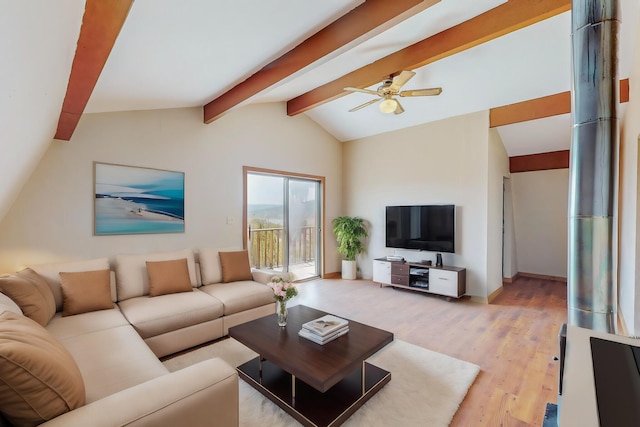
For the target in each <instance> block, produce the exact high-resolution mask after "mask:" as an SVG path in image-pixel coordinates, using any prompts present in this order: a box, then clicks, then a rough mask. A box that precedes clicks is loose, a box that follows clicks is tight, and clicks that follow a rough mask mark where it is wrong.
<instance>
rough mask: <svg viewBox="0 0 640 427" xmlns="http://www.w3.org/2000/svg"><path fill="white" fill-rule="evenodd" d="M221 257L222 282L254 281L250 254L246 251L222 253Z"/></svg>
mask: <svg viewBox="0 0 640 427" xmlns="http://www.w3.org/2000/svg"><path fill="white" fill-rule="evenodd" d="M219 255H220V267H221V268H222V281H223V282H224V283H229V282H237V281H239V280H253V276H252V275H251V266H250V265H249V253H248V252H247V251H246V250H244V251H234V252H220V253H219Z"/></svg>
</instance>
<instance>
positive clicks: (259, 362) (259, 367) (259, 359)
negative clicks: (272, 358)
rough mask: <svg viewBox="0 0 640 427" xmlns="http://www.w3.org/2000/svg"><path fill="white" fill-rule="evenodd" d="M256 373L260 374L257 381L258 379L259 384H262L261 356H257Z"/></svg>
mask: <svg viewBox="0 0 640 427" xmlns="http://www.w3.org/2000/svg"><path fill="white" fill-rule="evenodd" d="M258 371H259V372H260V374H259V377H258V378H259V379H260V384H262V356H260V355H258Z"/></svg>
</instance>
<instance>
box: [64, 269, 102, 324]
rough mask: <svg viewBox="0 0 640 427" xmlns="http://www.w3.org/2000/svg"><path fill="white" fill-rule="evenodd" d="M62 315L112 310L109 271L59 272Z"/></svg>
mask: <svg viewBox="0 0 640 427" xmlns="http://www.w3.org/2000/svg"><path fill="white" fill-rule="evenodd" d="M60 284H61V287H62V315H63V316H71V315H73V314H82V313H87V312H89V311H98V310H106V309H110V308H113V301H111V277H110V273H109V270H94V271H79V272H60Z"/></svg>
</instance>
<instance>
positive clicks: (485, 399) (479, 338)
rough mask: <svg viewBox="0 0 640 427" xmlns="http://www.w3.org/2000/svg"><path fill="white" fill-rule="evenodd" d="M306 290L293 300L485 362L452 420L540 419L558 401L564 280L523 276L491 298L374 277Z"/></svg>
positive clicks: (505, 422)
mask: <svg viewBox="0 0 640 427" xmlns="http://www.w3.org/2000/svg"><path fill="white" fill-rule="evenodd" d="M299 290H300V293H299V295H298V296H297V297H296V298H295V300H294V302H293V303H295V302H297V303H300V304H305V305H308V306H311V307H314V308H317V309H320V310H323V311H327V312H331V313H334V314H336V315H339V316H344V317H349V318H351V319H353V320H357V321H359V322H362V323H366V324H369V325H372V326H376V327H379V328H383V329H387V330H389V331H392V332H393V333H394V334H395V337H396V338H398V339H401V340H404V341H407V342H410V343H413V344H417V345H420V346H422V347H425V348H428V349H430V350H434V351H437V352H439V353H443V354H447V355H449V356H452V357H455V358H458V359H462V360H466V361H469V362H472V363H475V364H477V365H478V366H480V368H481V372H480V374H479V375H478V377H477V378H476V381H475V383H474V384H473V386H472V387H471V389H470V390H469V393H468V394H467V396H466V398H465V400H464V401H463V403H462V405H461V406H460V409H459V410H458V412H457V413H456V416H455V417H454V419H453V422H452V424H451V425H452V426H465V427H466V426H492V427H494V426H508V427H511V426H513V427H520V426H541V425H542V420H543V418H544V412H545V406H546V403H547V402H552V403H556V402H557V395H558V365H559V362H557V361H554V360H553V357H554V356H557V355H558V331H559V329H560V326H561V324H562V323H564V322H566V320H567V300H566V284H565V283H562V282H555V281H549V280H541V279H532V278H519V279H517V280H516V281H514V282H513V283H511V284H505V285H504V292H502V293H501V294H500V295H499V296H498V297H497V298H496V299H495V300H494V301H493V302H492V303H491V304H480V303H475V302H472V301H470V300H469V299H468V298H466V299H462V300H458V301H455V300H454V301H451V302H447V301H446V299H444V298H442V297H438V296H434V295H426V294H422V293H417V292H412V291H405V290H396V289H392V288H390V287H385V288H380V287H379V286H378V285H377V284H374V283H373V282H371V281H367V280H355V281H346V280H345V281H343V280H314V281H309V282H305V283H301V284H299ZM407 398H410V396H408V397H407ZM416 404H419V402H416Z"/></svg>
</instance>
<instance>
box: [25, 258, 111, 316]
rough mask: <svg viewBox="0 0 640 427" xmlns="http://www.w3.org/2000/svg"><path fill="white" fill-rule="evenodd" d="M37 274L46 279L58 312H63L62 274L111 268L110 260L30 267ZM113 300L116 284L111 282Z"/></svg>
mask: <svg viewBox="0 0 640 427" xmlns="http://www.w3.org/2000/svg"><path fill="white" fill-rule="evenodd" d="M30 267H31V268H32V269H33V270H35V272H36V273H38V274H39V275H41V276H42V277H44V278H45V280H46V281H47V283H48V284H49V287H50V288H51V291H52V292H53V297H54V299H55V301H56V310H57V311H61V310H62V302H63V298H62V288H61V283H60V272H63V271H64V272H69V273H71V272H78V271H95V270H104V269H108V268H109V258H96V259H90V260H83V261H69V262H55V263H50V264H38V265H32V266H30ZM111 300H112V301H114V302H115V301H116V286H115V282H114V281H111Z"/></svg>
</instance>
